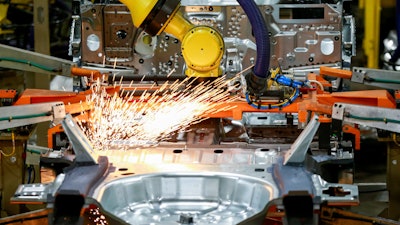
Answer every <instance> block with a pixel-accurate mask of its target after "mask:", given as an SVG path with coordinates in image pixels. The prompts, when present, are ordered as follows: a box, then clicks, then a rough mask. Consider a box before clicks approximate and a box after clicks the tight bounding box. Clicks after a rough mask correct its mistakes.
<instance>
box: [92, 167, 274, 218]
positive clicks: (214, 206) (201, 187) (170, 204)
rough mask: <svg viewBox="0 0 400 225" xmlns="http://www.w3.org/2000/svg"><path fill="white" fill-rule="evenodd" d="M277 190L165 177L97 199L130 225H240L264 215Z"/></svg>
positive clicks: (129, 183) (119, 183)
mask: <svg viewBox="0 0 400 225" xmlns="http://www.w3.org/2000/svg"><path fill="white" fill-rule="evenodd" d="M275 196H276V190H274V188H273V186H272V185H271V184H269V183H268V182H265V181H263V180H259V179H255V178H252V177H246V176H240V175H237V174H222V173H207V172H204V173H201V174H199V173H160V174H151V175H142V176H131V177H127V178H122V179H118V180H115V181H113V182H109V183H105V184H104V186H103V187H102V188H101V193H99V196H98V200H99V202H100V204H101V205H102V206H103V207H104V209H105V210H107V211H108V212H110V213H112V214H114V215H116V216H117V217H119V218H121V219H123V220H125V221H127V222H128V223H129V224H181V223H179V221H180V217H182V216H189V217H192V220H193V222H194V223H195V224H213V223H216V224H237V223H238V222H240V221H243V220H244V219H246V218H249V217H251V216H253V215H254V214H256V213H258V212H260V211H261V210H262V209H263V208H264V207H265V205H266V203H268V202H269V201H270V200H272V198H273V197H275Z"/></svg>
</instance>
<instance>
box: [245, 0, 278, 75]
mask: <svg viewBox="0 0 400 225" xmlns="http://www.w3.org/2000/svg"><path fill="white" fill-rule="evenodd" d="M237 2H238V3H239V4H240V6H241V7H242V8H243V10H244V12H245V13H246V15H247V17H248V18H249V21H250V24H251V27H252V28H253V33H254V38H255V39H256V45H257V59H256V63H255V65H254V68H253V73H254V75H256V76H257V77H259V78H268V70H269V60H270V54H271V53H270V41H269V34H268V28H267V25H266V24H265V21H264V18H263V16H262V14H261V11H260V9H259V8H258V6H257V5H256V3H255V2H254V0H237Z"/></svg>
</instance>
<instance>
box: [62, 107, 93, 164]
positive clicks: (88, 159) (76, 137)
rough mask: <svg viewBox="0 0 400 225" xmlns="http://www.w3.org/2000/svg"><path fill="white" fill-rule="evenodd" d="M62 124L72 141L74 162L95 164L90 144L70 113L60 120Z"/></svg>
mask: <svg viewBox="0 0 400 225" xmlns="http://www.w3.org/2000/svg"><path fill="white" fill-rule="evenodd" d="M62 126H63V128H64V131H65V133H66V134H67V136H68V139H69V140H70V141H71V143H72V147H73V149H74V152H75V155H76V156H75V162H78V163H89V164H97V160H96V159H95V158H94V157H93V156H92V155H91V153H94V150H93V147H92V144H91V143H90V141H89V140H88V139H87V138H86V135H85V134H84V133H83V131H82V130H81V129H80V128H79V126H78V124H77V123H76V122H75V121H74V119H73V118H72V116H71V115H70V114H68V115H67V116H66V117H65V119H64V120H63V121H62Z"/></svg>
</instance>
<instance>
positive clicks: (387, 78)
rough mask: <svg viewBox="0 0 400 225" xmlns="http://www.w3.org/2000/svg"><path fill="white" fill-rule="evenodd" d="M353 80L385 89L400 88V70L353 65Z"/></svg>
mask: <svg viewBox="0 0 400 225" xmlns="http://www.w3.org/2000/svg"><path fill="white" fill-rule="evenodd" d="M351 81H352V82H355V83H361V84H365V85H371V86H375V87H381V88H385V89H394V90H398V89H400V72H398V71H391V70H381V69H370V68H363V67H353V75H352V77H351Z"/></svg>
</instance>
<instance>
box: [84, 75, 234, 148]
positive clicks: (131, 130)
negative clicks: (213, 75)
mask: <svg viewBox="0 0 400 225" xmlns="http://www.w3.org/2000/svg"><path fill="white" fill-rule="evenodd" d="M228 82H229V81H226V80H225V77H220V78H217V79H216V80H214V81H206V82H200V83H199V84H196V85H194V84H193V83H194V82H193V81H190V80H189V79H185V80H183V81H175V82H172V83H171V82H166V83H164V84H163V85H161V86H160V87H159V88H158V89H156V90H155V91H154V92H152V93H151V92H150V91H144V92H143V93H142V94H141V95H140V97H135V96H134V93H135V91H132V92H125V93H124V92H123V91H122V93H115V94H114V95H109V94H108V93H107V92H106V90H105V88H104V87H102V86H101V85H100V82H99V83H98V85H94V86H93V87H92V91H93V94H91V95H90V96H88V97H87V100H86V103H87V104H89V105H91V108H92V109H91V110H90V111H89V112H87V113H88V119H87V120H86V121H80V122H79V124H80V126H81V128H82V129H83V131H84V133H85V134H86V135H87V137H88V139H89V140H90V141H91V143H92V144H93V147H94V148H95V149H97V150H105V149H109V148H110V147H111V146H112V147H113V148H115V147H117V148H126V147H132V146H135V147H140V146H148V145H154V144H156V143H158V142H160V141H163V140H167V139H168V138H169V137H170V136H171V134H172V133H174V132H178V131H183V130H185V129H187V128H188V127H189V126H190V125H192V124H196V123H199V122H201V121H203V120H204V119H206V118H205V117H204V115H210V114H213V113H217V112H219V111H222V110H230V109H232V108H233V107H224V108H221V107H219V106H220V105H221V104H223V103H227V102H231V101H234V100H235V97H232V96H230V91H229V89H228V85H227V84H228Z"/></svg>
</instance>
